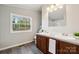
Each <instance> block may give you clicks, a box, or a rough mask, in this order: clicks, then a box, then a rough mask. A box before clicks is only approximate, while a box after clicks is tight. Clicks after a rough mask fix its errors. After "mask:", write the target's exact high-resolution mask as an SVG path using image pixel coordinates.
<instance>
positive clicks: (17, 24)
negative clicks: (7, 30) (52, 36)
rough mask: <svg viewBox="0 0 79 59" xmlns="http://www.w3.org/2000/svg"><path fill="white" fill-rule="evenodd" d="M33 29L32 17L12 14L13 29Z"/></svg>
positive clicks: (19, 30) (18, 30)
mask: <svg viewBox="0 0 79 59" xmlns="http://www.w3.org/2000/svg"><path fill="white" fill-rule="evenodd" d="M30 30H32V18H31V17H26V16H21V15H16V14H11V31H12V32H23V31H30Z"/></svg>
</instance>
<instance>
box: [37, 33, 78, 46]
mask: <svg viewBox="0 0 79 59" xmlns="http://www.w3.org/2000/svg"><path fill="white" fill-rule="evenodd" d="M36 35H42V36H47V37H50V38H52V39H53V38H54V39H55V40H60V41H64V42H68V43H72V44H75V45H79V39H76V38H74V37H73V36H64V35H60V34H57V35H54V34H50V33H36Z"/></svg>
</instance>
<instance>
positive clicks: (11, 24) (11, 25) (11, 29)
mask: <svg viewBox="0 0 79 59" xmlns="http://www.w3.org/2000/svg"><path fill="white" fill-rule="evenodd" d="M13 16H19V17H24V18H29V19H30V29H29V30H19V31H14V30H13V23H12V21H13V18H12V17H13ZM31 31H32V18H31V17H29V16H23V15H18V14H15V13H11V14H10V32H11V33H19V32H31Z"/></svg>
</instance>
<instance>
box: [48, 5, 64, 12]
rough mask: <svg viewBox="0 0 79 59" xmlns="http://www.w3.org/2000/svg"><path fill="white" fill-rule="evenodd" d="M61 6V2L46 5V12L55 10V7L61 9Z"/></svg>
mask: <svg viewBox="0 0 79 59" xmlns="http://www.w3.org/2000/svg"><path fill="white" fill-rule="evenodd" d="M61 8H63V5H62V4H52V5H49V6H48V7H47V11H48V12H53V11H56V10H57V9H61Z"/></svg>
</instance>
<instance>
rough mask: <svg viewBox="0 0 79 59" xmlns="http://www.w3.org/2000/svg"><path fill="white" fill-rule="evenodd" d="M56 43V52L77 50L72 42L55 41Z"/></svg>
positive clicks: (68, 52)
mask: <svg viewBox="0 0 79 59" xmlns="http://www.w3.org/2000/svg"><path fill="white" fill-rule="evenodd" d="M56 44H57V53H60V54H63V53H65V54H71V53H72V54H75V53H78V50H77V47H78V46H76V45H74V44H70V43H67V42H63V41H56Z"/></svg>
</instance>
